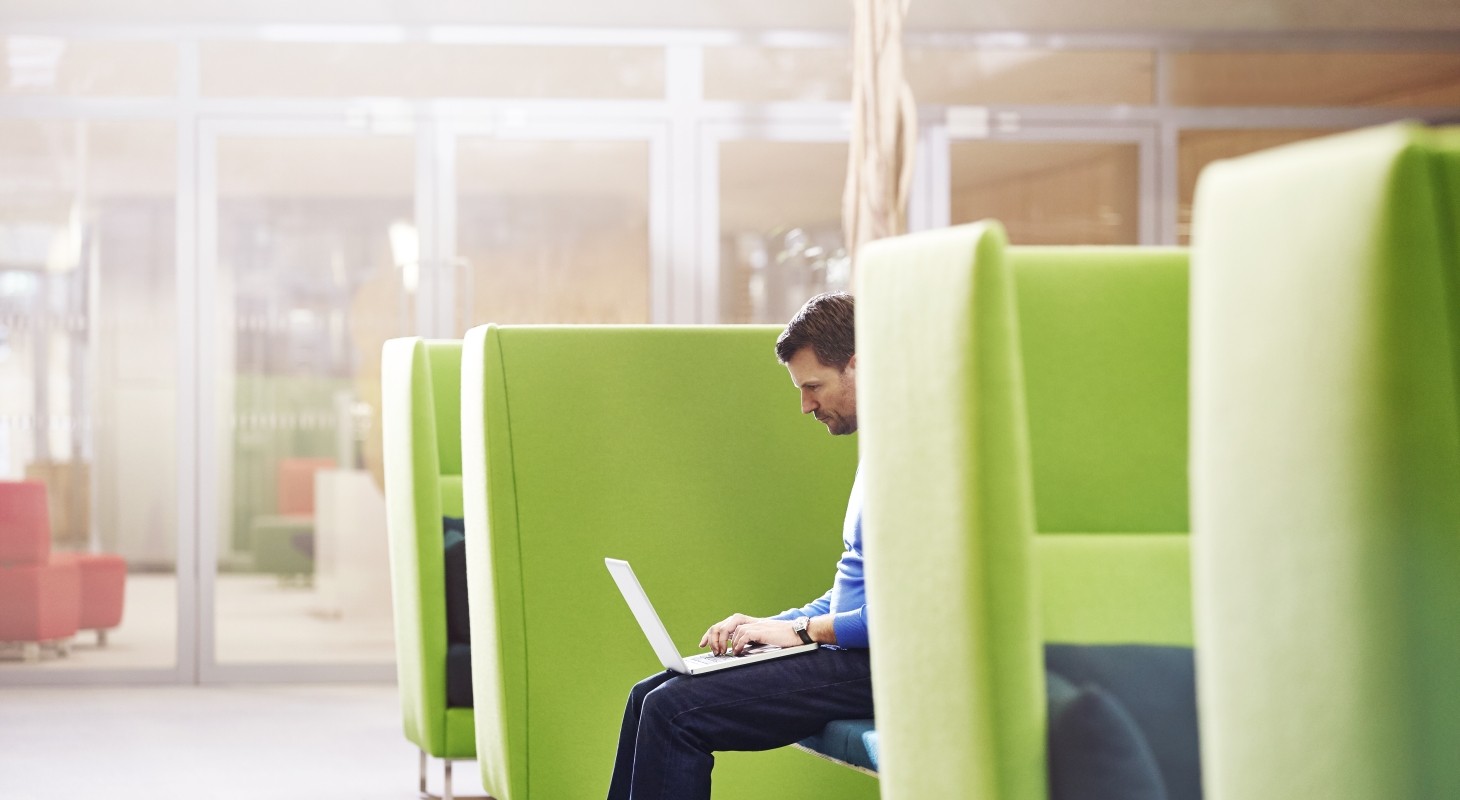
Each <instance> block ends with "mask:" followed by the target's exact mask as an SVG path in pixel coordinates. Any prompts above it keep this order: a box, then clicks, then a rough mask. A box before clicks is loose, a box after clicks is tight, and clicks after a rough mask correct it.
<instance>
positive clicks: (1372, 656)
mask: <svg viewBox="0 0 1460 800" xmlns="http://www.w3.org/2000/svg"><path fill="white" fill-rule="evenodd" d="M1195 209H1196V210H1195V218H1194V229H1193V234H1192V241H1193V248H1192V267H1193V281H1192V312H1193V332H1192V345H1193V346H1192V373H1193V374H1192V387H1193V396H1192V507H1193V533H1194V539H1195V542H1194V561H1195V578H1196V589H1197V594H1196V608H1197V623H1198V625H1197V630H1198V632H1199V634H1200V637H1199V645H1200V646H1199V648H1198V667H1199V670H1200V673H1201V678H1202V679H1201V683H1200V696H1201V703H1202V706H1201V708H1202V745H1203V760H1204V766H1205V769H1206V774H1207V778H1208V780H1207V789H1208V793H1207V797H1208V800H1267V798H1276V797H1281V798H1295V797H1322V798H1324V800H1372V799H1373V798H1384V800H1434V798H1441V797H1460V680H1457V677H1456V676H1457V670H1460V667H1457V665H1460V397H1457V382H1460V258H1457V244H1456V240H1457V236H1460V130H1450V131H1435V130H1426V129H1424V128H1422V127H1419V126H1416V125H1397V126H1389V127H1384V128H1379V129H1371V130H1365V131H1360V132H1355V133H1351V134H1344V135H1340V136H1335V137H1331V138H1326V139H1322V140H1315V141H1311V142H1306V143H1303V144H1300V145H1293V146H1290V147H1285V148H1279V149H1275V150H1271V151H1267V152H1264V153H1259V154H1256V155H1253V156H1249V157H1245V158H1241V159H1237V160H1233V161H1228V162H1220V163H1217V164H1215V165H1213V166H1211V167H1209V168H1208V169H1207V170H1206V171H1205V172H1204V173H1203V174H1202V177H1201V180H1200V183H1199V185H1198V189H1197V196H1196V205H1195Z"/></svg>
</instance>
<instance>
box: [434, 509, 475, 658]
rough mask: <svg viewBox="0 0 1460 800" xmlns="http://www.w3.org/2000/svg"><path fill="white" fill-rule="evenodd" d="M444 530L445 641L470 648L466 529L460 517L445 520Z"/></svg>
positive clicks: (444, 518) (443, 522)
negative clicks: (467, 604) (467, 605)
mask: <svg viewBox="0 0 1460 800" xmlns="http://www.w3.org/2000/svg"><path fill="white" fill-rule="evenodd" d="M441 527H442V538H443V540H444V544H445V554H444V555H445V560H446V639H447V641H449V642H451V643H452V644H471V622H470V619H471V618H470V616H468V614H467V607H466V525H465V524H464V523H463V522H462V520H461V519H460V518H458V517H442V525H441ZM468 683H469V682H468Z"/></svg>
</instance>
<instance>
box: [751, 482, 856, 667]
mask: <svg viewBox="0 0 1460 800" xmlns="http://www.w3.org/2000/svg"><path fill="white" fill-rule="evenodd" d="M842 546H843V548H844V549H845V552H843V553H842V557H841V559H840V560H839V561H837V562H836V578H835V579H834V580H833V581H832V584H831V588H830V589H828V590H827V592H826V594H824V595H822V596H821V597H818V598H816V599H815V600H812V601H811V602H810V603H807V604H806V605H804V606H801V607H800V608H792V609H789V610H787V611H784V612H782V613H780V614H777V615H776V616H774V617H772V619H795V618H796V617H819V616H821V615H822V614H831V615H832V619H831V624H832V629H833V630H834V631H836V643H837V646H839V647H866V646H867V588H866V582H865V580H864V578H863V573H862V475H861V472H860V471H859V472H858V473H857V478H856V480H854V481H853V482H852V495H851V497H850V498H848V499H847V517H846V521H844V522H843V523H842Z"/></svg>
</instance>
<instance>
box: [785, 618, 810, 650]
mask: <svg viewBox="0 0 1460 800" xmlns="http://www.w3.org/2000/svg"><path fill="white" fill-rule="evenodd" d="M809 624H811V620H809V619H807V618H805V617H797V618H795V619H793V620H791V630H793V631H795V632H796V635H797V636H800V637H801V643H802V644H815V642H813V641H812V640H811V634H809V633H807V632H806V626H807V625H809Z"/></svg>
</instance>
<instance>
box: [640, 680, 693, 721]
mask: <svg viewBox="0 0 1460 800" xmlns="http://www.w3.org/2000/svg"><path fill="white" fill-rule="evenodd" d="M641 685H642V684H641ZM635 688H636V689H637V688H638V687H635ZM689 689H690V686H689V684H688V683H687V680H686V679H684V678H680V679H678V680H676V679H670V680H668V681H662V682H660V683H659V684H658V685H656V686H652V687H650V688H649V691H648V692H647V693H646V694H645V695H644V697H643V700H642V701H641V702H640V706H639V707H640V709H641V710H640V716H641V717H643V718H645V719H654V720H656V721H657V722H658V723H660V724H662V723H668V722H670V721H671V720H673V719H674V718H675V717H677V716H679V715H680V714H682V713H683V712H684V711H686V710H688V708H690V706H691V705H692V703H691V700H690V697H689V694H690V691H689Z"/></svg>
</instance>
